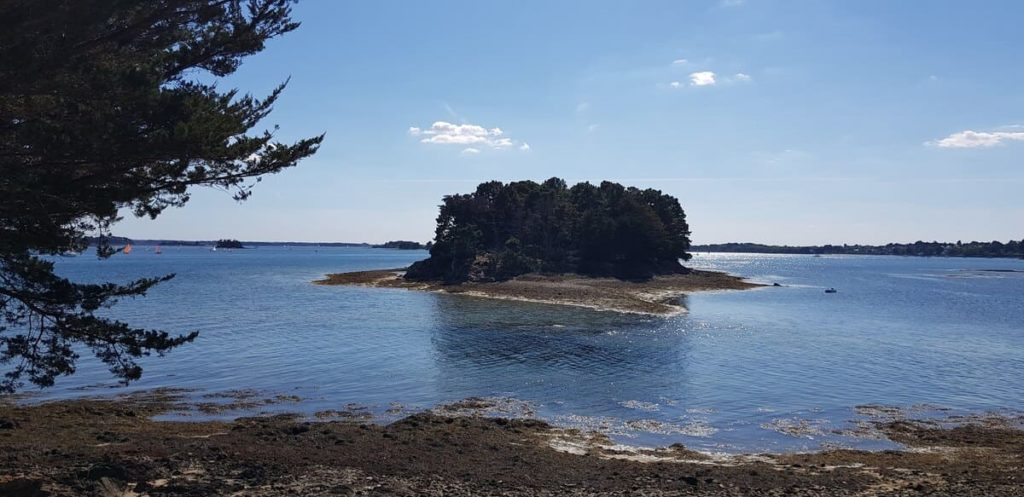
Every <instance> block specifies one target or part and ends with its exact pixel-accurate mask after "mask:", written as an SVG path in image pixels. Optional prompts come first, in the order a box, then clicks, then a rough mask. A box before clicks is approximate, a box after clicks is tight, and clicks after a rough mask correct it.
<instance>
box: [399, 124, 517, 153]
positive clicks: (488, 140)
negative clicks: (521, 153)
mask: <svg viewBox="0 0 1024 497" xmlns="http://www.w3.org/2000/svg"><path fill="white" fill-rule="evenodd" d="M409 135H411V136H415V137H418V138H420V143H428V144H433V145H472V146H471V147H469V148H466V149H464V150H463V153H467V152H468V153H469V154H473V153H479V152H480V149H479V148H477V147H480V146H486V147H490V148H493V149H506V148H511V147H512V146H514V145H516V144H517V142H516V141H514V140H512V139H511V138H508V137H506V136H504V135H505V132H504V131H503V130H502V129H501V128H485V127H483V126H478V125H476V124H452V123H449V122H445V121H437V122H435V123H434V124H432V125H430V127H429V128H427V129H422V128H418V127H415V126H413V127H410V128H409ZM470 150H475V152H469V151H470Z"/></svg>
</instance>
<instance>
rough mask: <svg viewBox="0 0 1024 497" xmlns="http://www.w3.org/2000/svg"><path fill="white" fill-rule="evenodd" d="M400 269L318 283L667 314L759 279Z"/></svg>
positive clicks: (340, 276)
mask: <svg viewBox="0 0 1024 497" xmlns="http://www.w3.org/2000/svg"><path fill="white" fill-rule="evenodd" d="M404 273H405V270H404V269H381V270H375V271H359V272H352V273H336V274H329V275H327V276H326V277H325V278H324V279H322V280H317V281H314V283H316V284H318V285H358V286H369V287H380V288H406V289H410V290H424V291H435V292H446V293H452V294H461V295H470V296H475V297H484V298H491V299H504V300H517V301H523V302H538V303H543V304H556V305H569V306H576V307H586V308H590V309H597V310H603V311H616V312H627V313H636V314H650V315H663V316H670V315H674V314H680V313H683V312H686V308H685V307H683V306H682V305H680V304H679V302H678V300H679V297H680V296H682V295H684V294H687V293H692V292H701V291H711V290H745V289H749V288H755V287H759V286H763V285H758V284H756V283H750V282H747V281H744V280H743V279H742V278H739V277H736V276H732V275H729V274H725V273H720V272H716V271H698V270H693V271H691V272H689V273H687V274H673V275H664V276H655V277H654V278H651V279H650V280H647V281H639V282H635V281H623V280H618V279H615V278H591V277H586V276H579V275H533V274H530V275H523V276H519V277H517V278H514V279H511V280H508V281H501V282H493V283H462V284H458V285H444V284H441V283H432V282H418V281H408V280H405V279H404V278H402V275H403V274H404Z"/></svg>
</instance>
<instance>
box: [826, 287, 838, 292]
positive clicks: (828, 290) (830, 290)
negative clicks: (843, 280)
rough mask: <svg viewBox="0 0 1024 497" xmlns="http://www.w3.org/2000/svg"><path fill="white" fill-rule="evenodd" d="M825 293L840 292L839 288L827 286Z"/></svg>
mask: <svg viewBox="0 0 1024 497" xmlns="http://www.w3.org/2000/svg"><path fill="white" fill-rule="evenodd" d="M825 293H839V290H836V289H835V288H826V289H825Z"/></svg>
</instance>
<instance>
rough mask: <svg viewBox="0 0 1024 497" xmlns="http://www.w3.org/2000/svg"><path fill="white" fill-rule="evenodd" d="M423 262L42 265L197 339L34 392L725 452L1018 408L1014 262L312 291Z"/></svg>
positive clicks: (128, 315)
mask: <svg viewBox="0 0 1024 497" xmlns="http://www.w3.org/2000/svg"><path fill="white" fill-rule="evenodd" d="M425 256H426V253H425V252H421V251H399V250H385V249H365V248H319V249H317V248H313V247H293V248H289V247H260V248H257V249H249V250H234V251H217V252H212V251H210V250H209V249H205V248H194V247H188V248H185V247H164V248H163V254H161V255H157V254H155V253H153V251H152V250H151V248H147V247H141V246H137V247H136V249H135V251H134V252H133V253H132V254H131V255H128V256H125V255H118V256H115V257H113V258H112V259H109V260H105V261H99V260H97V259H96V258H95V257H93V256H91V255H83V256H79V257H73V258H61V259H60V260H59V262H58V267H59V270H60V271H61V272H62V273H63V274H65V275H68V276H72V277H74V278H79V279H87V280H115V281H124V280H127V279H129V278H132V277H139V276H155V275H161V274H165V273H171V272H173V273H177V278H175V279H174V280H172V281H170V282H168V283H166V284H163V285H161V286H159V287H158V288H157V289H156V290H155V291H153V292H152V293H151V294H150V295H149V296H148V297H146V298H143V299H138V300H134V301H127V302H124V303H122V304H119V305H118V306H116V307H115V308H114V309H113V311H112V312H113V314H115V315H116V316H117V317H119V318H123V319H126V320H128V321H130V322H131V323H133V324H137V325H145V326H149V327H154V328H159V329H165V330H168V331H175V332H187V331H189V330H194V329H198V330H200V332H201V334H200V337H199V339H198V340H197V341H196V342H195V343H193V344H191V345H187V346H184V347H182V348H180V349H177V350H175V351H173V352H172V353H170V354H168V355H167V356H165V357H163V358H156V357H154V358H147V359H146V360H144V361H143V365H144V366H145V368H146V370H145V371H146V372H145V376H144V377H143V379H142V380H141V381H139V382H136V383H134V384H133V385H132V386H131V387H129V388H128V389H124V388H114V385H115V382H113V381H112V380H111V379H110V377H109V374H108V373H107V372H106V370H105V368H104V367H103V366H102V365H101V364H97V363H96V361H95V360H88V359H86V358H83V360H82V362H81V365H80V368H79V372H78V373H77V374H76V375H74V376H72V377H68V378H63V379H60V380H59V382H58V385H57V386H56V387H54V388H52V389H49V390H45V391H43V392H41V393H39V398H42V399H53V398H67V397H75V396H82V395H109V394H112V393H123V392H126V391H131V390H136V389H151V388H155V387H187V388H192V389H196V391H197V393H196V395H197V396H201V395H204V394H208V393H218V392H226V391H231V390H239V389H255V390H258V391H260V392H261V393H262V394H265V395H268V396H273V395H278V394H281V395H289V396H290V395H297V396H299V397H301V398H303V401H301V402H299V403H285V404H284V405H274V406H268V407H266V409H271V410H273V409H279V410H290V411H301V412H304V413H313V412H316V411H320V410H325V409H342V408H344V406H346V405H349V404H353V405H356V406H359V407H363V408H365V409H366V410H368V411H369V412H372V413H374V414H375V415H377V416H379V419H380V420H384V421H386V420H387V419H393V417H395V416H398V415H401V413H404V412H409V411H413V410H417V409H426V408H430V407H433V406H436V405H438V404H442V403H447V402H452V401H457V400H460V399H463V398H466V397H470V396H479V397H495V398H500V399H504V400H503V405H505V406H506V407H508V409H509V410H511V411H513V412H528V411H529V412H533V413H535V415H537V416H539V417H541V418H544V419H547V420H549V421H551V422H553V423H555V424H558V425H563V426H575V427H583V428H595V429H600V430H603V431H605V432H607V433H610V434H612V435H613V437H614V438H616V439H617V440H619V441H622V442H623V443H627V444H635V445H664V444H668V443H674V442H681V443H684V444H686V445H687V446H689V447H691V448H695V449H701V450H708V451H720V452H746V451H791V450H808V449H817V448H820V447H822V446H824V445H842V446H850V447H859V448H884V447H888V446H890V445H889V442H886V441H884V440H878V439H876V437H875V435H874V434H873V433H871V432H870V430H864V429H862V428H864V426H863V424H862V423H859V422H862V421H864V420H867V419H871V416H872V415H877V414H878V413H879V412H880V410H879V409H877V408H875V407H865V406H894V407H898V408H900V409H901V412H903V413H908V414H909V415H913V416H924V417H928V416H949V415H953V414H958V415H959V414H977V413H985V412H989V411H1007V410H1020V409H1024V388H1022V387H1021V385H1024V272H1006V271H993V270H1009V269H1012V270H1017V271H1024V261H1019V260H1006V259H987V260H986V259H948V258H898V257H879V256H866V257H854V256H831V257H820V258H815V257H811V256H782V255H751V254H700V255H697V256H696V257H695V258H694V260H693V261H692V265H693V266H695V267H698V268H706V269H716V270H722V271H728V272H730V273H733V274H738V275H741V276H744V277H748V278H750V279H752V280H755V281H760V282H766V283H773V282H777V283H779V284H781V285H783V286H782V287H769V288H764V289H759V290H753V291H744V292H715V293H704V294H696V295H692V296H689V297H688V298H686V299H685V304H686V306H687V308H688V309H689V313H688V314H685V315H682V316H678V317H673V318H667V319H666V318H655V317H644V316H634V315H622V314H616V313H611V312H599V311H591V310H584V309H576V308H571V307H558V306H549V305H539V304H526V303H514V302H505V301H488V300H483V299H477V298H473V297H460V296H452V295H442V294H433V293H421V292H412V291H406V290H392V289H367V288H354V287H323V286H316V285H312V284H310V281H311V280H314V279H317V278H319V277H321V276H323V275H324V274H325V273H328V272H342V271H355V270H363V269H375V268H389V267H401V266H404V265H406V264H408V263H410V262H412V261H414V260H417V259H421V258H423V257H425ZM826 287H835V288H837V289H838V290H839V292H838V293H836V294H825V293H824V292H823V289H824V288H826ZM349 407H352V406H349Z"/></svg>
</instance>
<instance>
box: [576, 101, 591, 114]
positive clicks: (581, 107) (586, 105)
mask: <svg viewBox="0 0 1024 497" xmlns="http://www.w3.org/2000/svg"><path fill="white" fill-rule="evenodd" d="M588 110H590V102H580V103H578V104H576V112H586V111H588Z"/></svg>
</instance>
